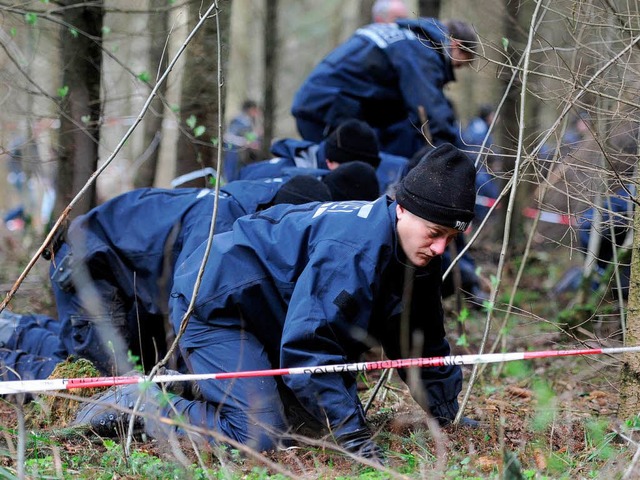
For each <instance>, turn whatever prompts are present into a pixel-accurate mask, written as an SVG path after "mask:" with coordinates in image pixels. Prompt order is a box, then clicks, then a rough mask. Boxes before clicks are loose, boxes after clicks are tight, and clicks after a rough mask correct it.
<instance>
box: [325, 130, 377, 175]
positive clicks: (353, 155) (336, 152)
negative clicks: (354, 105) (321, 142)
mask: <svg viewBox="0 0 640 480" xmlns="http://www.w3.org/2000/svg"><path fill="white" fill-rule="evenodd" d="M378 153H379V146H378V137H377V136H376V132H375V131H374V130H373V129H372V128H371V127H370V126H369V125H368V124H367V123H365V122H363V121H360V120H355V119H352V120H347V121H345V122H343V123H341V124H340V125H339V126H338V128H336V129H335V130H334V131H333V132H331V133H330V134H329V136H328V137H327V140H326V141H325V156H326V157H327V160H331V161H332V162H337V163H346V162H352V161H354V160H360V161H362V162H366V163H368V164H370V165H371V166H372V167H373V168H378V165H380V157H379V156H378Z"/></svg>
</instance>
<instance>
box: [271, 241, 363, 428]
mask: <svg viewBox="0 0 640 480" xmlns="http://www.w3.org/2000/svg"><path fill="white" fill-rule="evenodd" d="M374 272H375V264H374V261H373V260H372V259H371V258H369V257H367V256H365V255H364V254H363V253H362V252H360V251H357V249H356V248H354V247H353V246H350V245H345V244H340V243H338V242H335V241H334V242H330V241H325V242H321V243H320V244H319V245H318V246H317V248H316V251H315V252H313V254H312V257H311V261H310V262H309V264H308V265H307V267H306V268H305V270H304V271H303V273H302V274H301V276H300V277H299V279H298V281H297V283H296V287H295V289H294V292H293V294H292V297H291V301H290V303H289V309H288V312H287V317H286V321H285V325H284V329H283V333H282V343H281V351H280V356H281V358H280V360H281V366H282V367H303V366H312V365H329V364H342V363H350V362H354V361H357V360H358V358H357V357H358V355H359V354H360V353H361V352H362V351H363V350H364V349H365V348H363V346H362V344H361V343H360V342H358V340H357V338H358V336H359V335H366V332H367V328H368V322H369V317H370V313H371V303H372V289H373V281H372V278H373V275H374ZM284 381H285V383H286V384H287V386H288V387H289V388H290V389H291V390H292V391H293V392H294V394H295V395H296V397H297V398H298V400H299V401H300V403H301V404H302V405H304V406H305V408H307V409H308V410H309V413H311V414H312V415H313V416H314V417H315V418H317V419H318V420H319V421H320V422H322V423H323V424H327V423H328V425H329V427H330V428H331V430H332V432H333V434H334V435H335V436H336V437H338V436H342V435H345V434H348V433H352V432H354V431H356V430H360V429H363V428H366V423H365V417H364V413H363V410H362V405H361V404H360V400H359V399H358V395H357V390H356V378H355V376H354V375H353V374H352V373H344V374H311V375H291V376H288V377H285V378H284Z"/></svg>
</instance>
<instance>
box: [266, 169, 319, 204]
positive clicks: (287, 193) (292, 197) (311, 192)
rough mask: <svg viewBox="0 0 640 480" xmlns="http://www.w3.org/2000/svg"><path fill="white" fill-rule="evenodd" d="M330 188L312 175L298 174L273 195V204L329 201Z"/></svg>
mask: <svg viewBox="0 0 640 480" xmlns="http://www.w3.org/2000/svg"><path fill="white" fill-rule="evenodd" d="M329 201H331V192H330V191H329V188H328V187H327V186H326V185H325V184H324V183H322V182H321V181H320V180H318V179H317V178H316V177H313V176H311V175H296V176H295V177H293V178H292V179H291V180H288V181H287V182H285V183H284V184H283V185H282V186H281V187H280V189H279V190H278V193H276V194H275V196H274V197H273V202H272V203H273V205H278V204H280V203H290V204H292V205H300V204H302V203H309V202H329Z"/></svg>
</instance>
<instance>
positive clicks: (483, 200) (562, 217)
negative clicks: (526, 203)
mask: <svg viewBox="0 0 640 480" xmlns="http://www.w3.org/2000/svg"><path fill="white" fill-rule="evenodd" d="M497 201H498V200H497V199H495V198H491V197H485V196H482V195H476V205H479V206H481V207H487V208H491V207H493V205H495V203H496V202H497ZM538 213H539V214H540V221H541V222H546V223H556V224H559V225H572V226H576V225H578V222H577V221H576V219H575V217H574V216H572V215H567V214H562V213H555V212H548V211H546V210H538V209H536V208H532V207H527V208H525V209H523V210H522V214H523V215H524V216H525V217H527V218H536V217H537V216H538Z"/></svg>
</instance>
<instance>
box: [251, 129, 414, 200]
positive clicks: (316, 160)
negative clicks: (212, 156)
mask: <svg viewBox="0 0 640 480" xmlns="http://www.w3.org/2000/svg"><path fill="white" fill-rule="evenodd" d="M271 153H272V154H274V155H276V158H272V159H271V160H263V161H261V162H256V163H252V164H250V165H247V166H246V167H244V168H243V169H242V170H240V178H241V179H244V180H254V179H260V178H271V177H278V176H285V177H286V176H290V175H292V174H294V173H296V170H298V169H299V171H298V173H297V174H306V173H309V172H310V171H309V170H308V169H316V170H315V171H313V170H312V171H311V173H312V174H313V173H316V174H317V175H318V176H322V175H326V174H327V173H329V170H328V169H327V163H326V161H325V160H326V155H325V153H324V142H320V143H314V142H309V141H307V140H296V139H293V138H283V139H281V140H278V141H276V142H274V143H273V145H272V147H271ZM408 170H409V160H408V159H407V158H405V157H400V156H398V155H392V154H390V153H386V152H380V165H378V168H376V177H377V179H378V184H379V185H380V194H381V195H384V194H385V193H388V190H389V188H390V187H391V186H393V185H395V184H396V183H398V182H399V181H400V180H401V179H402V178H403V177H404V176H405V175H406V174H407V172H408Z"/></svg>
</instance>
